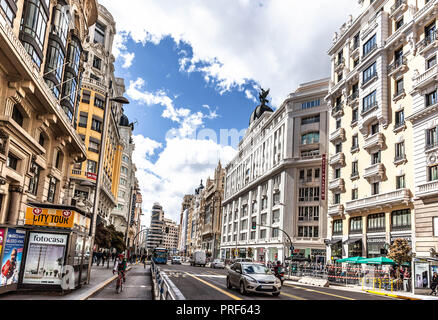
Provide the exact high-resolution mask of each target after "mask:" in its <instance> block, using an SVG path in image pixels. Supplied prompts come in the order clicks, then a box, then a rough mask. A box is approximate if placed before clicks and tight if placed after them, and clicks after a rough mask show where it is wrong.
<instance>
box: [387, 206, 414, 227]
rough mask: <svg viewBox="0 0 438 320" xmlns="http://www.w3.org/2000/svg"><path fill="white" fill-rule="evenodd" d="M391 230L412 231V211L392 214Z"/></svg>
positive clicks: (407, 210) (400, 211)
mask: <svg viewBox="0 0 438 320" xmlns="http://www.w3.org/2000/svg"><path fill="white" fill-rule="evenodd" d="M391 229H392V230H400V229H408V230H409V229H411V210H409V209H406V210H397V211H393V212H392V214H391Z"/></svg>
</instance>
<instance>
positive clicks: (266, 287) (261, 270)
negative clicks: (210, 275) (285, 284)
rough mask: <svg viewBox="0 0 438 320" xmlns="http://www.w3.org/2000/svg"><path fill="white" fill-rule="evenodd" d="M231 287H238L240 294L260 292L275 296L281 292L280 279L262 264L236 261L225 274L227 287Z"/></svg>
mask: <svg viewBox="0 0 438 320" xmlns="http://www.w3.org/2000/svg"><path fill="white" fill-rule="evenodd" d="M233 287H237V288H239V290H240V293H241V294H242V295H245V294H247V293H248V292H253V293H255V292H260V293H272V295H273V296H275V297H276V296H278V295H279V294H280V292H281V281H280V280H279V279H278V278H277V277H275V276H274V275H273V274H272V272H271V271H270V270H269V269H268V268H266V267H265V266H264V265H262V264H259V263H254V262H241V263H240V262H237V263H235V264H233V265H232V266H231V267H230V268H229V269H228V275H227V288H228V289H232V288H233Z"/></svg>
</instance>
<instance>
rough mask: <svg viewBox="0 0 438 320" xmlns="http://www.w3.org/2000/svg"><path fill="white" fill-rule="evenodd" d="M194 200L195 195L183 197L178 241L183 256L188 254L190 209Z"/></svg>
mask: <svg viewBox="0 0 438 320" xmlns="http://www.w3.org/2000/svg"><path fill="white" fill-rule="evenodd" d="M192 201H193V195H185V196H184V199H183V203H182V205H181V217H180V229H179V236H178V243H179V247H178V249H179V251H180V254H181V255H183V256H187V254H188V248H187V243H188V235H187V232H188V230H189V229H188V226H189V216H190V215H191V214H190V210H191V207H192V205H191V204H192Z"/></svg>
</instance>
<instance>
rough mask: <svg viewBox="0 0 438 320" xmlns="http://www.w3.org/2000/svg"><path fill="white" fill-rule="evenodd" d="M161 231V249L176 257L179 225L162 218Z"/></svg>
mask: <svg viewBox="0 0 438 320" xmlns="http://www.w3.org/2000/svg"><path fill="white" fill-rule="evenodd" d="M163 231H164V232H163V244H164V246H163V247H164V248H166V249H167V250H169V254H171V255H176V254H177V253H178V234H179V225H177V224H176V222H175V221H172V220H171V219H167V218H164V230H163Z"/></svg>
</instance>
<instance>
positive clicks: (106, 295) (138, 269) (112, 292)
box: [88, 264, 152, 300]
mask: <svg viewBox="0 0 438 320" xmlns="http://www.w3.org/2000/svg"><path fill="white" fill-rule="evenodd" d="M88 300H152V280H151V267H150V265H146V268H144V265H143V264H138V265H133V267H132V269H131V270H130V271H128V273H127V274H126V282H125V283H124V284H123V291H122V292H121V293H116V281H113V282H111V283H110V284H109V285H107V286H106V287H105V288H104V289H102V290H100V291H99V292H97V293H96V294H94V295H93V296H92V297H90V298H88Z"/></svg>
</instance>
